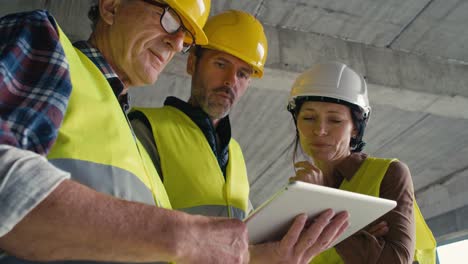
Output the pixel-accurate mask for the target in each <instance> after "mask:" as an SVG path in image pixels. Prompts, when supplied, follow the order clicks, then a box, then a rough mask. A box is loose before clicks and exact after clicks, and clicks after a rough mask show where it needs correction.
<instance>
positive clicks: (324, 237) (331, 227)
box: [304, 212, 349, 259]
mask: <svg viewBox="0 0 468 264" xmlns="http://www.w3.org/2000/svg"><path fill="white" fill-rule="evenodd" d="M348 217H349V214H348V213H347V212H341V213H339V214H337V215H336V216H335V217H334V218H333V219H332V220H331V221H330V222H329V224H327V225H326V226H325V227H324V228H323V231H322V232H321V233H320V235H319V237H318V238H317V240H316V242H315V245H314V246H313V247H310V248H308V249H307V251H306V253H305V254H304V256H305V257H306V258H307V259H311V258H312V257H314V256H316V255H317V254H319V253H320V252H322V251H324V250H325V249H327V248H328V247H329V246H330V245H331V243H333V242H334V241H335V240H336V239H337V238H339V237H340V236H341V235H342V234H343V232H344V231H345V230H346V229H347V228H348V226H349V223H348Z"/></svg>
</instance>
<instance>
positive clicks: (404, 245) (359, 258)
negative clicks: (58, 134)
mask: <svg viewBox="0 0 468 264" xmlns="http://www.w3.org/2000/svg"><path fill="white" fill-rule="evenodd" d="M288 110H289V111H290V112H291V114H292V116H293V118H294V122H295V125H296V151H295V154H296V153H297V148H298V147H299V146H300V148H301V149H302V151H303V153H304V154H306V155H307V156H308V158H309V160H308V161H298V162H296V155H294V162H295V164H294V166H295V169H296V176H294V177H292V178H291V180H300V181H306V182H309V183H314V184H319V185H324V186H328V187H331V188H339V189H343V190H347V191H353V192H358V193H363V194H367V195H372V196H377V197H382V198H386V199H391V200H395V201H397V206H396V207H395V208H394V209H393V210H392V211H390V212H389V213H387V214H385V215H384V216H383V217H381V218H380V219H378V220H377V221H375V222H374V223H373V224H371V225H369V227H367V228H364V229H362V230H360V231H359V232H357V233H355V234H354V235H352V236H351V237H349V238H347V239H345V240H343V241H342V242H341V243H339V244H337V245H336V246H335V247H334V248H331V249H329V250H327V251H325V252H323V253H322V254H321V255H319V256H318V257H316V258H315V259H314V260H313V261H312V262H311V263H360V264H361V263H392V264H394V263H412V261H418V262H417V263H435V240H434V237H433V236H432V233H431V231H430V230H429V228H428V227H427V225H426V223H425V221H424V218H423V217H422V215H421V213H420V212H419V208H418V207H417V204H416V201H415V200H414V191H413V183H412V180H411V173H410V171H409V169H408V167H407V166H406V165H405V164H404V163H402V162H401V161H398V160H397V159H381V158H374V157H370V156H368V155H367V154H365V153H363V152H361V151H362V149H363V147H364V146H365V143H364V141H363V135H364V130H365V128H366V125H367V122H368V120H369V116H370V113H371V108H370V106H369V100H368V96H367V85H366V81H365V80H364V78H363V77H362V76H361V75H359V74H358V73H356V72H355V71H354V70H352V69H351V68H349V67H348V66H347V65H345V64H342V63H336V62H332V63H323V64H317V65H315V66H314V67H312V68H311V69H309V70H307V71H305V72H304V73H302V74H301V75H299V77H298V78H297V79H296V81H295V83H294V85H293V87H292V90H291V95H290V98H289V103H288ZM343 202H345V201H343ZM351 224H352V223H351Z"/></svg>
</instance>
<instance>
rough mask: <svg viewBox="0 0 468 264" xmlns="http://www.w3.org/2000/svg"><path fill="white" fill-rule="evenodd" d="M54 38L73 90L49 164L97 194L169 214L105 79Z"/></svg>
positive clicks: (164, 196) (154, 173)
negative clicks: (54, 165)
mask: <svg viewBox="0 0 468 264" xmlns="http://www.w3.org/2000/svg"><path fill="white" fill-rule="evenodd" d="M59 34H60V43H61V44H62V47H63V49H64V51H65V55H66V58H67V60H68V63H69V67H70V69H69V70H70V77H71V82H72V87H73V89H72V93H71V96H70V101H69V103H68V107H67V112H66V114H65V117H64V120H63V123H62V125H61V127H60V130H59V135H58V138H57V141H56V143H55V144H54V146H53V147H52V149H51V151H50V153H49V155H48V158H49V159H50V160H51V162H53V163H54V164H56V165H57V166H58V167H60V168H62V169H64V170H67V171H69V172H70V173H71V176H72V179H75V180H77V181H79V182H81V183H83V184H87V185H88V186H89V187H91V188H93V189H95V190H97V191H99V192H104V193H108V194H110V195H113V196H115V197H119V198H122V199H126V200H132V201H138V202H144V203H147V204H151V205H155V204H158V205H160V206H162V207H166V208H170V203H169V199H168V197H167V194H166V192H165V190H164V186H163V185H162V182H161V180H160V178H159V175H158V174H157V171H156V169H155V168H154V166H153V165H152V162H151V159H150V158H149V155H148V154H147V153H146V151H145V149H144V148H143V147H141V146H140V147H138V146H137V143H136V140H135V138H134V137H133V134H132V131H131V129H130V127H129V123H128V121H127V119H126V117H125V114H123V112H122V109H121V107H120V105H119V103H118V101H117V98H116V97H115V95H114V92H113V91H112V88H111V87H110V85H109V83H108V82H107V80H106V78H105V77H104V76H103V75H102V73H101V72H100V70H99V69H98V68H97V67H96V65H94V63H93V62H92V61H91V60H89V58H88V57H87V56H86V55H84V54H83V53H81V51H79V50H78V49H75V48H74V47H73V46H72V44H71V43H70V41H69V40H68V39H67V38H66V36H65V34H64V33H63V32H62V31H61V30H59ZM138 144H139V142H138ZM62 166H64V167H62ZM156 201H157V202H156Z"/></svg>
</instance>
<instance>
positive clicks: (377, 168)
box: [310, 157, 436, 264]
mask: <svg viewBox="0 0 468 264" xmlns="http://www.w3.org/2000/svg"><path fill="white" fill-rule="evenodd" d="M393 161H397V160H396V159H379V158H373V157H368V158H367V159H366V160H365V161H364V163H363V164H362V165H361V167H360V168H359V170H358V171H357V172H356V174H355V175H354V176H353V178H352V179H351V181H347V180H344V181H343V183H342V184H341V186H340V189H342V190H346V191H351V192H357V193H362V194H367V195H371V196H376V197H379V194H380V184H381V183H382V180H383V178H384V176H385V173H386V172H387V169H388V167H389V166H390V163H392V162H393ZM413 207H414V220H415V224H416V247H415V253H414V261H418V263H419V264H435V263H436V254H435V248H436V241H435V239H434V236H433V235H432V232H431V230H430V229H429V227H428V226H427V224H426V221H424V217H423V216H422V214H421V211H420V210H419V207H418V204H417V203H416V200H414V203H413ZM310 263H313V264H319V263H320V264H322V263H329V264H342V263H344V261H343V260H342V259H341V257H340V255H339V254H338V253H337V252H336V250H335V248H331V249H328V250H326V251H324V252H322V253H321V254H320V255H318V256H317V257H315V258H314V259H313V260H312V261H311V262H310Z"/></svg>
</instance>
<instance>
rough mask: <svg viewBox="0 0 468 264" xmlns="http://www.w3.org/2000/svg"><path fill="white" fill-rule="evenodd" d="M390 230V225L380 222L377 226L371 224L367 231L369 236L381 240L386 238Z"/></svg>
mask: <svg viewBox="0 0 468 264" xmlns="http://www.w3.org/2000/svg"><path fill="white" fill-rule="evenodd" d="M389 230H390V229H389V227H388V224H387V222H385V221H380V222H378V223H377V224H371V225H370V226H369V227H368V228H366V231H367V232H368V233H369V234H371V235H373V236H375V237H376V238H381V237H383V236H385V235H386V234H387V233H388V231H389Z"/></svg>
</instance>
